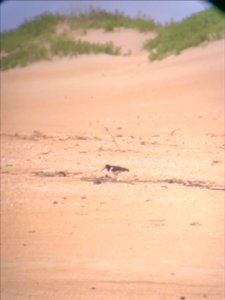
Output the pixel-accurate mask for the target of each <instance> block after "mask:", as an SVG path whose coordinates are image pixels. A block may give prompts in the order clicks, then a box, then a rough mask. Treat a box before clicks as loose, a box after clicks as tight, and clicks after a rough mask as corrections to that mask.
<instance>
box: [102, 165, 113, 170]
mask: <svg viewBox="0 0 225 300" xmlns="http://www.w3.org/2000/svg"><path fill="white" fill-rule="evenodd" d="M110 168H111V166H110V165H105V166H104V168H103V169H102V171H103V170H107V171H109V170H110Z"/></svg>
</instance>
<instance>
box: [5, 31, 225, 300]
mask: <svg viewBox="0 0 225 300" xmlns="http://www.w3.org/2000/svg"><path fill="white" fill-rule="evenodd" d="M122 34H123V32H122V31H118V32H117V35H119V36H117V38H118V41H123V40H124V39H125V38H126V35H124V36H122ZM129 34H130V33H129ZM92 36H93V33H92ZM140 38H141V39H142V40H143V36H141V37H140ZM110 39H111V36H110ZM135 39H137V35H135V37H134V40H135ZM138 43H140V40H138V39H137V43H134V45H135V46H134V49H131V52H130V53H129V54H131V55H125V56H119V57H111V56H107V55H98V56H81V57H79V58H73V59H72V58H64V59H61V60H58V59H54V60H53V61H51V62H41V63H37V64H33V65H30V66H28V67H26V68H23V69H19V68H18V69H14V70H9V71H6V72H2V73H1V162H2V169H1V181H2V184H1V289H2V300H25V299H38V300H40V299H46V300H53V299H54V300H55V299H65V300H67V299H76V300H78V299H79V300H84V299H85V300H89V299H94V300H95V299H98V300H111V299H112V300H119V299H121V300H124V299H131V300H134V299H138V300H139V299H141V300H142V299H146V300H147V299H148V300H149V299H151V300H155V299H157V300H158V299H159V300H161V299H162V300H167V299H171V300H172V299H179V300H180V299H187V300H188V299H192V300H193V299H194V300H197V299H198V300H199V299H210V300H221V299H224V282H223V280H224V190H223V189H224V187H223V186H224V157H223V153H224V126H223V125H224V40H222V41H216V42H211V43H209V44H205V45H203V46H201V47H199V48H193V49H188V50H186V51H184V52H183V53H182V54H181V55H179V56H176V57H174V56H171V57H169V58H167V59H165V60H163V61H161V62H154V63H149V62H148V58H147V53H146V52H144V51H143V50H142V49H141V48H140V47H137V44H138ZM138 45H140V44H138ZM131 46H132V43H131V44H130V45H129V47H131ZM131 48H132V47H131ZM106 163H108V164H116V165H120V166H123V167H126V168H129V169H130V172H127V173H123V174H120V175H119V178H117V179H115V178H114V177H112V178H111V177H110V178H109V177H105V175H106V174H105V173H104V172H102V171H101V169H102V168H103V167H104V165H105V164H106Z"/></svg>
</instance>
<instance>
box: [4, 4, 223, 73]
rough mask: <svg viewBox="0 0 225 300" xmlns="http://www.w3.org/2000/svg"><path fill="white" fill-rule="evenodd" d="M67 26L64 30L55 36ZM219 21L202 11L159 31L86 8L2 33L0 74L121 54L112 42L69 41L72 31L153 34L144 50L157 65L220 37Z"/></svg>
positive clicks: (145, 23) (141, 20) (213, 12)
mask: <svg viewBox="0 0 225 300" xmlns="http://www.w3.org/2000/svg"><path fill="white" fill-rule="evenodd" d="M64 25H66V28H67V29H66V31H63V32H62V33H59V32H57V29H58V28H59V27H60V26H64ZM224 25H225V20H224V16H221V15H220V14H219V13H218V12H217V11H216V10H215V9H212V8H211V9H207V10H205V11H202V12H200V13H198V14H196V15H193V16H192V17H190V18H187V19H185V20H183V21H181V22H178V23H175V22H171V23H170V24H167V25H165V26H164V27H163V26H161V25H159V24H158V23H156V22H155V21H153V20H151V19H147V18H146V17H145V16H142V17H141V16H138V17H136V18H130V17H128V16H125V15H124V14H122V13H120V12H115V13H109V12H106V11H104V10H96V9H91V10H90V11H89V12H88V13H80V14H78V15H72V14H71V15H69V16H66V15H57V14H49V13H45V14H43V15H41V16H38V17H36V18H35V19H34V20H29V21H25V22H24V23H23V24H22V25H21V26H20V27H19V28H18V29H16V30H11V31H9V32H4V33H2V34H1V56H2V57H1V65H0V67H1V70H7V69H11V68H14V67H17V66H20V67H21V66H26V65H28V64H30V63H32V62H35V61H40V60H44V59H51V58H52V57H53V56H74V55H80V54H90V53H94V54H97V53H106V54H109V55H119V54H120V49H119V48H118V47H116V46H115V45H113V43H106V44H100V43H88V42H84V41H79V40H74V39H72V38H71V37H70V33H71V32H73V30H81V31H82V32H83V33H85V32H86V31H88V30H89V29H99V28H102V29H104V30H105V31H113V30H114V29H115V28H119V27H123V28H132V29H136V30H139V31H141V32H149V31H154V32H156V33H157V34H158V35H157V37H156V38H155V39H153V40H150V41H147V42H146V44H145V49H147V50H148V51H149V58H150V60H160V59H163V58H164V57H166V56H168V55H171V54H179V53H181V52H182V51H183V50H184V49H186V48H189V47H194V46H198V45H199V44H201V43H202V42H204V41H209V40H213V39H220V38H222V37H223V36H224V29H225V26H224Z"/></svg>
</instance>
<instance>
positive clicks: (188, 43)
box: [145, 8, 225, 60]
mask: <svg viewBox="0 0 225 300" xmlns="http://www.w3.org/2000/svg"><path fill="white" fill-rule="evenodd" d="M224 31H225V19H224V16H222V15H221V14H220V13H219V12H218V11H217V10H216V9H213V8H211V9H207V10H204V11H202V12H200V13H198V14H196V15H193V16H192V17H190V18H188V19H185V20H183V21H182V22H178V23H174V22H171V23H170V24H168V25H166V26H165V27H164V28H163V29H162V30H161V32H160V33H159V35H158V36H157V37H156V38H155V39H153V40H150V41H148V42H147V43H146V44H145V48H146V49H147V50H149V52H150V55H149V58H150V60H161V59H163V58H165V57H166V56H169V55H171V54H176V55H177V54H180V53H181V51H183V50H184V49H186V48H189V47H196V46H198V45H199V44H201V43H203V42H204V41H210V40H215V39H220V38H222V37H223V36H224Z"/></svg>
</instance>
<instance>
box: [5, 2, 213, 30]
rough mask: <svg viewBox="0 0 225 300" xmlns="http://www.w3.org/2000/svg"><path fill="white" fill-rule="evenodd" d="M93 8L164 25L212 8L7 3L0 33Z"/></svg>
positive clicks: (194, 5) (169, 4)
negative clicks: (29, 22) (42, 17)
mask: <svg viewBox="0 0 225 300" xmlns="http://www.w3.org/2000/svg"><path fill="white" fill-rule="evenodd" d="M91 6H93V7H97V8H102V9H105V10H108V11H115V10H116V9H117V10H119V11H121V12H124V13H125V14H126V15H129V16H131V17H135V16H137V15H138V13H140V14H145V15H146V16H148V17H150V18H152V19H154V20H155V21H158V22H160V23H162V24H164V23H166V22H168V21H170V20H171V19H172V18H173V19H174V20H175V21H180V20H182V19H184V18H186V17H188V16H190V15H192V14H193V13H196V12H199V11H201V10H203V9H205V8H207V7H209V4H208V3H207V2H206V1H204V0H202V1H200V0H195V1H194V0H193V1H192V0H186V1H184V0H179V1H172V0H171V1H170V0H164V1H163V0H160V1H159V0H157V1H152V0H148V1H138V0H137V1H121V0H117V1H109V0H106V1H93V0H92V1H91V0H89V1H84V0H81V1H71V0H70V1H53V0H52V1H47V0H33V1H32V0H29V1H22V0H21V1H20V0H8V1H5V2H3V3H2V4H1V7H0V8H1V32H2V31H5V30H10V29H14V28H16V27H18V26H19V25H20V24H22V23H23V21H24V20H25V19H32V18H34V17H36V16H38V15H40V14H42V13H43V12H58V13H70V12H71V11H73V12H75V13H77V12H81V11H82V12H83V11H85V10H88V9H89V8H90V7H91Z"/></svg>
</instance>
